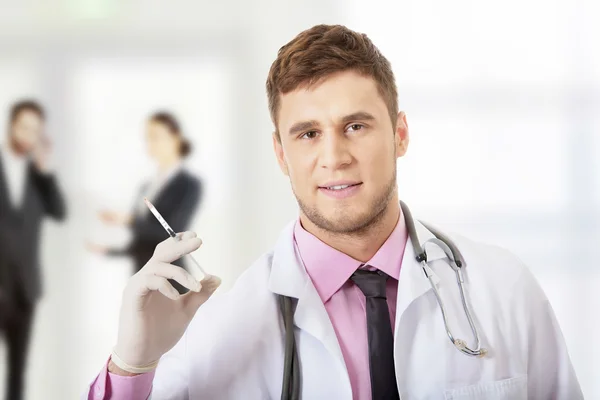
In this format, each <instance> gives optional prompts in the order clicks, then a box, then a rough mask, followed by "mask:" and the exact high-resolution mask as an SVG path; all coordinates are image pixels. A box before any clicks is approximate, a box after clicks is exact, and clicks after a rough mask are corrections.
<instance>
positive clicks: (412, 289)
mask: <svg viewBox="0 0 600 400" xmlns="http://www.w3.org/2000/svg"><path fill="white" fill-rule="evenodd" d="M415 230H416V232H417V237H418V239H419V243H420V244H421V247H422V248H425V250H426V252H427V261H428V262H429V263H431V262H433V261H436V260H440V259H444V258H446V257H447V256H446V253H444V251H443V250H442V249H441V248H440V247H438V246H435V245H431V244H429V245H425V242H427V240H429V239H431V238H434V237H435V236H434V235H433V233H431V232H430V231H429V230H428V229H427V228H426V227H425V226H424V225H423V224H422V223H420V222H419V221H417V220H415ZM429 273H430V274H431V278H432V280H433V282H434V284H435V285H436V286H437V285H439V283H440V278H439V276H438V275H437V274H436V273H435V272H434V271H433V270H430V271H429ZM429 290H431V284H430V283H429V280H428V279H427V277H426V276H425V273H424V272H423V268H422V265H421V263H420V262H418V261H417V254H415V250H414V248H413V244H412V240H411V239H410V237H409V238H408V240H407V241H406V248H405V250H404V257H403V258H402V268H400V278H399V279H398V296H397V300H396V329H395V332H398V325H399V324H400V319H401V318H400V317H401V316H402V314H403V313H404V311H405V310H406V309H407V308H408V306H409V305H410V304H411V303H412V302H413V301H414V300H416V299H417V298H419V297H420V296H421V295H423V294H425V293H427V292H428V291H429Z"/></svg>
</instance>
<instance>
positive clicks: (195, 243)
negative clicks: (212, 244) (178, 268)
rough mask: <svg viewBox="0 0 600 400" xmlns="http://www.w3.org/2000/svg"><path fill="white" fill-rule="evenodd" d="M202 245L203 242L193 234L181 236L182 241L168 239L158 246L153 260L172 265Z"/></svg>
mask: <svg viewBox="0 0 600 400" xmlns="http://www.w3.org/2000/svg"><path fill="white" fill-rule="evenodd" d="M201 245H202V240H201V239H200V238H199V237H196V236H195V234H193V233H192V232H190V233H187V232H185V233H184V234H182V235H181V239H180V240H175V239H173V238H168V239H166V240H163V241H162V242H160V243H159V244H158V246H156V249H155V250H154V255H153V256H152V258H153V259H154V260H156V261H159V262H166V263H171V262H173V261H175V260H178V259H180V258H181V257H183V256H184V255H186V254H189V253H191V252H193V251H195V250H198V248H199V247H200V246H201Z"/></svg>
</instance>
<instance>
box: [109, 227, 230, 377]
mask: <svg viewBox="0 0 600 400" xmlns="http://www.w3.org/2000/svg"><path fill="white" fill-rule="evenodd" d="M179 235H180V237H181V239H182V240H181V241H176V240H173V239H172V238H168V239H167V240H165V241H163V242H162V243H160V244H159V245H158V246H157V247H156V249H155V251H154V255H153V256H152V258H151V259H150V261H148V263H147V264H146V265H145V266H144V267H143V268H142V269H141V270H140V271H139V272H138V273H137V274H135V275H134V276H133V277H131V278H130V280H129V282H128V284H127V286H126V288H125V290H124V292H123V299H122V304H121V313H120V317H119V333H118V336H117V344H116V346H115V348H114V352H115V353H116V354H117V355H118V357H119V358H120V359H121V360H122V361H124V362H125V363H127V364H128V365H130V366H134V367H141V366H146V365H149V364H152V363H153V362H155V361H158V360H159V359H160V357H161V356H162V355H163V354H165V353H166V352H167V351H169V350H170V349H171V348H173V346H175V344H176V343H177V342H178V341H179V339H181V337H182V336H183V333H184V332H185V330H186V328H187V326H188V325H189V323H190V321H191V320H192V318H193V317H194V314H195V313H196V311H197V310H198V308H199V307H200V306H201V305H202V304H203V303H204V302H206V301H207V300H208V299H209V297H210V296H211V295H212V294H213V293H214V291H215V290H216V289H217V288H218V287H219V285H220V284H221V280H220V279H219V278H218V277H216V276H211V275H209V276H207V277H206V278H204V279H203V280H202V282H198V281H197V280H196V279H195V278H194V277H193V276H192V275H190V274H189V273H188V272H187V271H185V270H184V269H183V268H180V267H177V266H175V265H171V264H170V263H171V262H173V261H175V260H177V259H179V258H181V257H182V256H184V255H185V254H188V253H191V252H193V251H194V250H196V249H198V248H199V247H200V245H201V244H202V241H201V240H200V239H199V238H197V237H196V234H195V233H193V232H185V233H184V234H179ZM167 279H174V280H176V281H177V282H179V283H180V284H181V285H183V286H185V287H186V288H188V289H189V290H190V292H188V293H186V294H184V295H180V294H179V293H178V292H177V290H175V288H173V286H171V284H170V283H169V282H168V280H167Z"/></svg>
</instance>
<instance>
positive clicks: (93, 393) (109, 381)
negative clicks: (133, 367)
mask: <svg viewBox="0 0 600 400" xmlns="http://www.w3.org/2000/svg"><path fill="white" fill-rule="evenodd" d="M154 373H155V371H152V372H148V373H146V374H141V375H136V376H120V375H116V374H111V373H110V372H108V362H107V363H106V364H105V365H104V368H102V371H101V372H100V374H99V375H98V376H97V377H96V380H95V381H94V383H92V386H91V388H90V394H89V396H88V400H147V399H148V397H149V396H150V392H151V391H152V381H153V380H154Z"/></svg>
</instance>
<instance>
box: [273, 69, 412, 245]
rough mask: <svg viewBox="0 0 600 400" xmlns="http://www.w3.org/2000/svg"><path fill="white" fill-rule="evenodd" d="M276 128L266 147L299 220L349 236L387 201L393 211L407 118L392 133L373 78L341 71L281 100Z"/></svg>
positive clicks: (379, 213)
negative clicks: (282, 176) (283, 177)
mask: <svg viewBox="0 0 600 400" xmlns="http://www.w3.org/2000/svg"><path fill="white" fill-rule="evenodd" d="M277 125H278V131H279V135H280V139H279V140H278V139H277V137H276V136H275V135H274V136H273V145H274V148H275V152H276V154H277V158H278V162H279V165H280V167H281V169H282V171H283V172H284V173H285V174H286V175H287V176H288V177H289V179H290V183H291V185H292V190H293V192H294V195H295V196H296V199H297V201H298V204H299V206H300V211H301V213H302V216H303V217H304V219H303V222H305V220H306V219H308V221H310V223H312V224H314V225H316V226H317V227H318V228H320V229H323V230H326V231H329V232H334V233H345V234H349V233H354V232H361V231H364V230H365V229H366V228H368V227H370V226H372V225H373V224H375V223H376V222H378V221H379V220H380V219H381V218H382V216H383V215H385V211H387V210H388V207H389V206H390V204H393V203H392V202H396V207H397V201H398V195H397V186H396V159H397V158H398V157H401V156H403V155H404V154H405V152H406V148H407V146H408V128H407V125H406V117H405V115H404V113H402V112H401V113H399V115H398V118H397V121H396V125H397V127H396V129H394V127H393V125H392V121H391V120H390V115H389V112H388V109H387V106H386V104H385V102H384V100H383V98H382V97H381V95H380V94H379V92H378V90H377V85H376V82H375V81H374V80H373V79H372V78H370V77H364V76H361V75H359V74H358V73H355V72H353V71H344V72H339V73H336V74H333V75H331V76H330V77H328V78H327V79H325V80H324V81H323V82H321V83H319V84H318V85H315V86H312V87H310V88H299V89H297V90H295V91H292V92H290V93H287V94H285V95H281V102H280V110H279V114H278V124H277Z"/></svg>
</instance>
